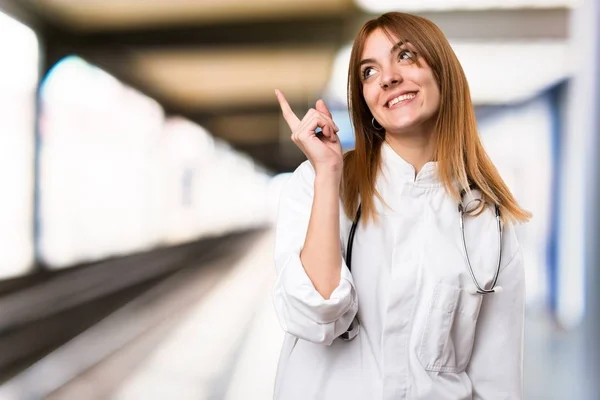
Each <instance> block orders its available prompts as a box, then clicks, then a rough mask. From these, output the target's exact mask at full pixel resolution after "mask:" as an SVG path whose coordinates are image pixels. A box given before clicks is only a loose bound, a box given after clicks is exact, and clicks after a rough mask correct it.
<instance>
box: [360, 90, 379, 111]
mask: <svg viewBox="0 0 600 400" xmlns="http://www.w3.org/2000/svg"><path fill="white" fill-rule="evenodd" d="M362 94H363V98H364V99H365V103H367V106H368V107H369V110H370V111H371V114H373V111H374V110H375V104H377V93H374V91H373V90H372V88H371V87H369V86H363V91H362Z"/></svg>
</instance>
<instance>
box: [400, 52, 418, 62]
mask: <svg viewBox="0 0 600 400" xmlns="http://www.w3.org/2000/svg"><path fill="white" fill-rule="evenodd" d="M414 59H415V53H413V52H412V51H410V50H408V49H404V50H400V51H399V52H398V62H405V63H411V62H413V61H414Z"/></svg>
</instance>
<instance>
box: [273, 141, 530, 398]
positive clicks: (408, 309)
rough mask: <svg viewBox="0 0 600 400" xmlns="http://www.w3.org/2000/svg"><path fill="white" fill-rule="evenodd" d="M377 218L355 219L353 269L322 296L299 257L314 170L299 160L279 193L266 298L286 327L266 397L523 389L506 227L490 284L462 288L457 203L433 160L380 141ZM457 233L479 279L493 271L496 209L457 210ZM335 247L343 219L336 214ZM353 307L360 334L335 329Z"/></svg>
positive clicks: (484, 393) (512, 251) (514, 268)
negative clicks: (272, 275)
mask: <svg viewBox="0 0 600 400" xmlns="http://www.w3.org/2000/svg"><path fill="white" fill-rule="evenodd" d="M382 163H383V165H382V173H380V175H379V177H378V180H377V189H378V191H379V193H380V194H381V195H382V197H383V199H384V200H385V202H386V203H387V206H386V205H384V204H382V203H381V202H379V201H377V202H376V207H377V210H378V211H379V213H380V218H379V222H378V223H377V224H374V223H369V224H368V225H367V226H364V225H362V224H361V225H359V227H358V229H357V231H356V236H355V239H354V248H353V255H352V273H350V271H349V270H348V268H347V267H346V265H345V263H344V264H343V265H342V270H341V279H340V283H339V286H338V287H337V288H336V289H335V290H334V292H333V293H332V295H331V297H330V298H329V299H328V300H325V299H324V298H323V297H322V296H321V295H320V294H319V293H318V292H317V291H316V290H315V288H314V286H313V285H312V283H311V281H310V279H309V278H308V276H307V274H306V272H305V271H304V268H303V267H302V264H301V262H300V257H299V254H300V250H301V248H302V245H303V243H304V239H305V236H306V231H307V227H308V221H309V217H310V211H311V205H312V199H313V190H314V189H313V182H314V170H313V168H312V166H311V164H310V163H309V162H305V163H303V164H302V165H301V166H300V167H298V169H297V170H296V171H295V172H294V174H293V175H292V177H291V178H290V180H289V181H288V182H287V183H286V185H285V187H284V189H283V191H282V195H281V200H280V210H279V216H278V223H277V232H276V243H275V262H276V268H277V275H278V276H277V281H276V284H275V287H274V291H273V301H274V305H275V309H276V312H277V316H278V318H279V321H280V324H281V326H282V327H283V329H284V330H285V332H286V335H285V339H284V344H283V348H282V350H281V355H280V360H279V366H278V372H277V378H276V383H275V398H276V399H281V400H295V399H298V400H312V399H327V400H330V399H331V400H337V399H340V400H372V399H385V400H388V399H435V400H443V399H449V400H450V399H451V400H461V399H486V400H490V399H510V400H518V399H522V372H523V371H522V365H523V360H522V355H523V349H522V346H523V319H524V295H525V293H524V291H525V288H524V273H523V272H524V271H523V261H522V256H521V250H520V248H519V244H518V242H517V239H516V237H515V233H514V229H513V227H512V226H511V225H509V224H507V225H506V226H505V227H504V237H503V250H502V264H501V265H502V267H501V272H500V277H499V280H498V284H499V285H500V286H502V288H503V291H502V292H501V293H494V294H490V295H486V296H485V297H483V296H482V295H478V294H472V293H471V292H470V289H471V288H472V287H473V283H472V279H471V277H470V275H469V272H468V267H467V264H466V261H465V256H464V251H463V248H462V241H461V232H460V225H459V213H458V211H457V204H456V202H455V201H454V200H453V199H452V198H451V197H450V196H449V195H448V194H447V193H446V192H445V190H444V188H443V186H442V185H441V183H440V182H439V180H438V179H437V178H436V174H435V169H436V168H437V166H436V163H433V162H431V163H428V164H426V165H425V166H424V167H423V168H422V170H421V171H420V172H419V174H418V175H417V176H416V178H415V171H414V168H413V167H412V166H411V165H410V164H408V163H407V162H406V161H404V160H403V159H402V158H401V157H400V156H399V155H398V154H397V153H395V152H394V150H393V149H392V148H391V147H390V146H389V145H387V144H385V143H384V144H383V147H382ZM465 221H466V222H465V229H466V236H467V244H468V249H469V255H470V258H471V263H472V265H473V269H474V272H475V274H476V276H477V278H478V280H479V282H480V284H481V285H483V284H486V285H487V284H489V283H490V281H491V280H492V277H493V274H494V271H495V268H496V265H497V254H498V253H497V252H498V236H497V235H498V232H497V226H496V219H495V217H494V215H493V213H492V211H491V209H489V210H487V211H486V212H485V213H484V214H482V215H480V216H478V217H466V218H465ZM340 224H341V238H340V241H341V251H342V255H345V250H346V243H347V239H348V233H349V228H350V226H351V224H352V221H351V220H350V219H348V218H347V217H346V216H345V215H344V214H343V212H341V214H340ZM357 312H358V319H359V320H360V324H361V326H360V333H359V334H358V336H356V338H355V339H354V340H353V341H349V342H346V341H343V340H341V339H339V338H337V337H338V336H339V335H340V334H342V333H343V332H345V331H346V329H347V328H348V326H349V325H350V323H351V322H352V320H353V318H354V317H355V315H356V314H357Z"/></svg>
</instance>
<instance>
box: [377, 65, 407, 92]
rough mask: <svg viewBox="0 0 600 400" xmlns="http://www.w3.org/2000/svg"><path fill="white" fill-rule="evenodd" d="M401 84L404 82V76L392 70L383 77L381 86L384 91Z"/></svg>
mask: <svg viewBox="0 0 600 400" xmlns="http://www.w3.org/2000/svg"><path fill="white" fill-rule="evenodd" d="M400 82H402V75H400V73H399V72H398V71H395V70H394V69H390V70H388V71H386V72H385V73H384V74H382V75H381V80H380V81H379V86H380V87H381V88H382V89H389V88H391V87H394V86H396V85H398V84H399V83H400Z"/></svg>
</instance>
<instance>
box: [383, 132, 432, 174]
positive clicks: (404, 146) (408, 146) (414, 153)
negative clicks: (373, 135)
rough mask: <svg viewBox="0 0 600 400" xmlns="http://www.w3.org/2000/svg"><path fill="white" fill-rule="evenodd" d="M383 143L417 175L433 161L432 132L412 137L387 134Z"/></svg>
mask: <svg viewBox="0 0 600 400" xmlns="http://www.w3.org/2000/svg"><path fill="white" fill-rule="evenodd" d="M385 141H386V142H387V143H388V144H389V145H390V147H391V148H392V149H394V151H395V152H396V153H397V154H398V155H399V156H400V157H402V158H403V159H404V160H405V161H406V162H408V163H409V164H411V165H412V166H413V168H414V169H415V172H416V173H417V174H418V173H419V171H421V168H423V166H424V165H425V164H426V163H428V162H429V161H432V160H433V153H434V150H435V137H434V134H433V131H428V132H420V133H418V134H412V135H406V134H402V135H394V134H389V133H387V134H386V135H385Z"/></svg>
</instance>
